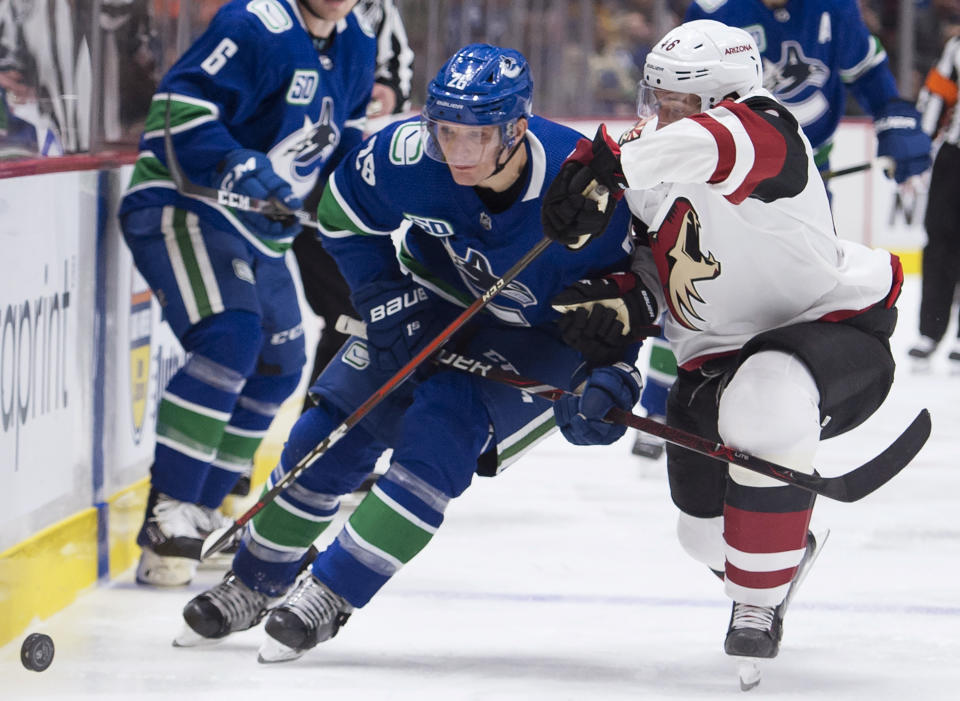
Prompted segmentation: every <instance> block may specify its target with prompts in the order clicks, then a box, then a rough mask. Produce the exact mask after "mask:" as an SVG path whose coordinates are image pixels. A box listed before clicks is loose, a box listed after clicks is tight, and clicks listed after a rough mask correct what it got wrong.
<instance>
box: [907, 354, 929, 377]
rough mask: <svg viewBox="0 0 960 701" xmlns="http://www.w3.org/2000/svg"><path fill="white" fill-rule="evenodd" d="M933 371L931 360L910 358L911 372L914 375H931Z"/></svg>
mask: <svg viewBox="0 0 960 701" xmlns="http://www.w3.org/2000/svg"><path fill="white" fill-rule="evenodd" d="M932 369H933V368H932V363H931V362H930V358H910V371H911V372H912V373H913V374H914V375H929V374H930V371H931V370H932Z"/></svg>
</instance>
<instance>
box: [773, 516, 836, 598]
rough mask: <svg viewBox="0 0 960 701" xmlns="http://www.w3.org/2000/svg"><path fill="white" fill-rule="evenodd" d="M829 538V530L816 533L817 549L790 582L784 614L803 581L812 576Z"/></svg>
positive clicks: (825, 529) (802, 563) (814, 536)
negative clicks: (814, 566) (812, 571)
mask: <svg viewBox="0 0 960 701" xmlns="http://www.w3.org/2000/svg"><path fill="white" fill-rule="evenodd" d="M829 537H830V529H829V528H824V529H822V530H819V531H816V532H814V534H813V538H814V540H815V541H816V547H814V549H813V551H811V553H810V557H809V558H807V559H806V560H802V561H801V563H800V567H799V568H798V569H797V573H796V575H794V577H793V581H792V582H790V588H789V589H788V590H787V598H786V600H785V601H784V607H783V608H784V613H786V609H787V608H789V607H790V604H791V602H793V599H794V597H795V596H796V595H797V591H798V590H799V589H800V585H801V584H803V581H804V580H805V579H806V578H807V575H809V574H810V570H812V569H813V565H814V563H815V562H816V561H817V558H818V557H820V553H821V552H823V546H824V545H826V544H827V538H829Z"/></svg>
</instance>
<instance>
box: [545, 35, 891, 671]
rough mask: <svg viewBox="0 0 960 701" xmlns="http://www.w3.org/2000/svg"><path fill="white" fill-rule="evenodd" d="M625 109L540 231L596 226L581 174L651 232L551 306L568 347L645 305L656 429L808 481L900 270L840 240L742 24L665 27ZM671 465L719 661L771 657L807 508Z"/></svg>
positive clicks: (866, 392) (803, 144)
mask: <svg viewBox="0 0 960 701" xmlns="http://www.w3.org/2000/svg"><path fill="white" fill-rule="evenodd" d="M640 108H641V111H644V110H646V114H647V116H648V117H649V119H648V121H647V122H646V123H645V124H643V125H642V127H641V128H640V129H639V130H638V133H637V134H636V138H634V139H633V140H630V141H627V142H626V143H624V144H623V145H621V146H619V147H618V146H617V145H616V144H615V143H612V142H611V141H609V140H604V139H602V138H597V139H595V141H594V144H593V149H592V150H593V156H594V157H593V160H591V159H590V158H589V157H582V156H578V154H582V153H583V150H582V149H581V150H579V151H578V152H577V153H575V154H574V156H572V157H571V158H570V159H568V161H567V163H566V164H565V166H564V168H563V169H561V171H560V174H559V175H558V177H557V178H556V179H555V180H554V182H553V183H552V185H551V188H550V192H549V193H548V195H547V197H546V198H545V204H544V220H545V221H546V222H551V226H548V227H546V231H547V233H548V235H551V236H552V237H553V238H555V239H557V240H559V241H560V242H561V243H565V244H568V245H570V244H574V245H576V244H578V243H582V237H583V236H586V235H596V234H597V227H595V226H593V225H592V223H593V221H594V220H595V218H596V213H595V209H596V208H595V207H594V206H593V205H591V204H590V203H588V202H586V201H585V200H584V198H582V197H579V195H578V194H577V193H578V192H579V190H578V189H577V188H581V187H582V184H583V182H584V179H585V178H589V177H593V178H595V179H597V180H598V181H599V182H602V183H603V184H605V185H607V186H608V187H611V188H613V187H617V186H618V185H619V186H620V187H622V188H626V189H627V192H626V195H627V199H628V202H631V204H632V207H631V209H632V210H633V211H634V214H635V215H638V216H640V218H641V219H644V220H645V221H646V223H647V224H648V227H646V228H647V231H644V232H643V233H642V234H641V235H640V236H638V238H639V239H640V240H639V241H638V243H639V244H640V245H639V246H638V248H637V253H635V260H634V266H633V270H634V273H635V280H634V281H633V282H632V283H631V284H623V281H622V280H620V281H618V284H617V285H610V284H597V282H598V281H591V284H582V283H578V285H575V286H574V287H573V288H571V289H569V290H568V291H565V292H564V293H561V296H560V298H559V299H557V300H555V301H556V302H557V303H558V304H562V305H564V309H565V310H567V313H568V314H569V315H570V318H571V319H579V321H578V322H577V323H568V324H566V325H565V326H564V328H565V338H566V340H567V341H568V342H570V343H571V344H572V345H574V346H575V347H578V348H583V349H595V348H597V347H615V346H616V345H617V343H626V342H628V340H630V339H631V336H632V334H631V332H630V327H631V326H639V325H641V324H649V323H651V322H652V320H653V319H654V318H656V314H657V310H656V309H654V308H651V305H650V304H649V303H648V297H649V296H650V293H653V294H655V295H656V296H657V297H658V298H659V303H660V308H661V309H666V311H667V315H666V322H665V331H666V336H667V339H668V340H669V342H670V344H671V346H672V347H673V349H674V350H675V352H676V355H677V362H678V366H679V373H678V381H677V382H676V383H675V384H674V386H673V388H672V389H671V392H670V397H669V401H668V405H667V419H668V423H669V424H670V425H671V426H675V427H677V428H681V429H685V430H688V431H691V432H695V433H698V434H700V435H703V436H707V437H710V438H712V439H715V440H718V441H722V442H723V443H725V444H727V445H729V446H732V447H734V448H736V449H739V450H742V451H745V452H748V453H750V454H753V455H756V456H760V457H763V458H765V459H768V460H772V461H775V462H778V463H780V464H783V465H787V466H789V467H791V468H793V469H795V470H798V471H802V472H807V473H810V472H812V471H813V457H814V453H815V451H816V449H817V445H818V443H819V441H820V440H821V439H824V438H830V437H832V436H835V435H838V434H840V433H843V432H845V431H848V430H850V429H852V428H853V427H855V426H857V425H859V424H860V423H861V422H863V421H864V420H865V419H866V418H867V417H868V416H870V415H871V414H872V413H873V412H874V411H875V410H876V409H877V407H879V406H880V404H881V403H882V402H883V400H884V398H885V397H886V395H887V393H888V391H889V388H890V386H891V384H892V381H893V373H894V360H893V357H892V356H891V353H890V347H889V337H890V335H891V333H892V332H893V329H894V326H895V324H896V318H897V311H896V307H895V306H894V305H895V302H896V299H897V296H898V294H899V291H900V286H901V282H902V272H901V267H900V262H899V260H898V259H897V257H896V256H894V255H891V254H890V253H888V252H887V251H883V250H878V249H870V248H867V247H865V246H862V245H860V244H857V243H853V242H850V241H844V240H842V239H840V238H838V237H837V235H836V233H835V231H834V226H833V220H832V217H831V214H830V205H829V202H828V199H827V193H826V190H825V187H824V184H823V181H822V179H821V178H820V177H819V175H818V172H817V167H816V165H815V163H814V159H813V153H812V150H811V147H810V143H809V141H808V140H807V138H806V137H805V136H804V134H803V132H802V131H801V129H800V126H799V125H798V123H797V120H796V118H795V117H794V116H793V115H792V114H791V113H790V112H789V111H788V110H787V109H786V108H785V107H784V106H783V105H782V104H781V103H780V102H778V101H777V100H776V99H774V98H773V96H772V95H771V94H770V93H769V92H767V91H766V90H764V89H763V88H762V87H761V63H760V56H759V52H758V51H757V47H756V44H755V43H754V41H753V39H752V38H751V36H750V35H749V34H748V33H746V32H744V31H743V30H741V29H737V28H733V27H728V26H726V25H723V24H720V23H718V22H714V21H712V20H699V21H694V22H688V23H686V24H683V25H681V26H680V27H678V28H676V29H674V30H673V31H671V32H670V33H668V34H667V35H666V36H665V37H664V38H663V39H662V40H661V41H660V42H659V43H658V44H657V45H656V46H655V47H654V48H653V50H652V51H651V52H650V54H649V55H648V57H647V60H646V65H645V67H644V78H643V82H642V85H641V91H640ZM611 153H613V154H614V155H616V156H618V158H609V155H610V154H611ZM598 163H605V164H609V163H613V164H615V165H614V166H613V167H606V168H604V167H603V166H598V165H597V164H598ZM618 166H619V168H620V169H621V170H620V171H618V170H617V167H618ZM584 171H586V173H587V175H585V174H584ZM655 188H660V189H661V192H660V195H659V196H660V197H661V198H662V199H661V201H660V202H659V203H656V202H654V203H653V206H652V208H651V207H650V200H649V190H650V189H655ZM644 191H647V192H644ZM644 199H645V200H646V205H647V206H646V207H644V206H643V202H642V200H644ZM571 203H572V205H571ZM581 220H582V221H583V224H582V225H581V224H580V221H581ZM641 228H644V227H641ZM643 239H646V243H648V244H649V245H647V246H644V245H642V244H643V243H644V240H643ZM611 290H628V291H627V292H625V293H623V292H619V293H617V292H611ZM638 291H639V292H642V293H644V294H638ZM616 308H619V310H620V311H621V312H622V313H621V316H620V318H621V319H622V320H623V321H622V322H621V321H612V315H613V314H614V313H615V312H614V309H616ZM584 312H587V313H586V314H585V313H584ZM604 318H607V319H608V320H611V321H610V322H609V323H604ZM598 329H600V331H598ZM578 402H579V400H578V399H577V398H576V397H568V398H565V399H563V400H561V402H558V405H557V418H558V424H560V426H561V430H562V431H563V433H564V435H565V436H567V437H568V439H570V440H571V441H572V442H575V443H581V444H582V443H585V442H589V440H588V439H589V436H590V432H589V430H588V429H589V427H590V426H591V425H601V422H602V416H600V415H597V413H596V412H591V411H590V407H589V406H587V405H585V404H583V403H578ZM667 463H668V471H669V478H670V489H671V496H672V499H673V501H674V503H675V504H676V505H677V507H679V509H680V512H681V513H680V518H679V525H678V535H679V538H680V541H681V544H682V545H683V547H684V549H685V550H686V551H687V552H688V553H689V554H690V555H691V556H693V557H694V558H695V559H697V560H699V561H700V562H702V563H703V564H705V565H707V566H708V567H709V568H710V569H711V570H713V571H714V572H715V573H716V574H718V575H720V576H721V577H722V579H723V581H724V588H725V591H726V594H727V595H728V596H729V597H730V598H731V599H732V600H733V610H732V614H731V618H730V624H729V629H728V631H727V634H726V639H725V642H724V649H725V651H726V652H727V654H730V655H736V656H742V657H746V658H771V657H775V656H776V655H777V653H778V651H779V646H780V638H781V633H782V628H781V625H782V617H783V612H784V608H785V603H784V602H785V601H786V600H788V593H789V592H790V591H791V588H792V586H793V583H794V581H795V578H796V577H797V575H798V571H799V572H801V573H802V572H803V570H804V567H805V565H806V564H807V563H808V562H809V559H810V556H811V555H812V554H814V553H815V551H816V543H815V542H814V541H813V540H812V539H811V538H810V535H809V533H808V525H809V521H810V516H811V512H812V508H813V498H812V496H811V495H810V494H809V493H806V492H804V491H801V490H800V489H798V488H796V487H793V486H787V485H783V484H782V483H780V482H777V481H774V480H772V479H770V478H768V477H764V476H758V475H756V474H754V473H750V472H747V471H746V470H743V469H742V468H739V467H736V466H732V465H730V466H728V465H727V464H726V463H721V462H719V461H717V460H714V459H712V458H705V457H703V456H700V455H698V454H694V453H692V452H690V451H688V450H685V449H682V448H679V447H676V446H672V445H671V446H668V450H667ZM742 681H744V680H743V679H742ZM752 681H753V680H745V686H746V687H747V688H749V685H750V684H751V683H752Z"/></svg>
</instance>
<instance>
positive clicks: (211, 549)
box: [200, 523, 237, 561]
mask: <svg viewBox="0 0 960 701" xmlns="http://www.w3.org/2000/svg"><path fill="white" fill-rule="evenodd" d="M236 531H237V524H235V523H234V524H231V525H229V526H223V527H222V528H218V529H216V530H214V531H211V532H210V535H208V536H207V537H206V538H204V539H203V545H202V546H201V547H200V560H201V561H203V560H206V559H207V558H208V557H210V556H211V555H215V554H217V553H218V552H220V551H221V550H223V549H224V548H225V547H226V546H227V545H228V544H229V543H230V541H231V540H233V534H234V533H236Z"/></svg>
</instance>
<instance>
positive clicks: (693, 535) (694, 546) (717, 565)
mask: <svg viewBox="0 0 960 701" xmlns="http://www.w3.org/2000/svg"><path fill="white" fill-rule="evenodd" d="M677 538H678V539H679V541H680V545H681V547H682V548H683V549H684V550H685V551H686V553H687V554H688V555H689V556H690V557H692V558H693V559H694V560H696V561H697V562H702V563H703V564H705V565H706V566H707V567H709V568H710V569H711V570H713V571H715V572H723V569H724V566H725V564H726V562H725V557H724V541H723V516H714V517H713V518H697V517H696V516H691V515H689V514H685V513H683V512H682V511H681V512H680V516H679V517H678V518H677Z"/></svg>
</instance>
